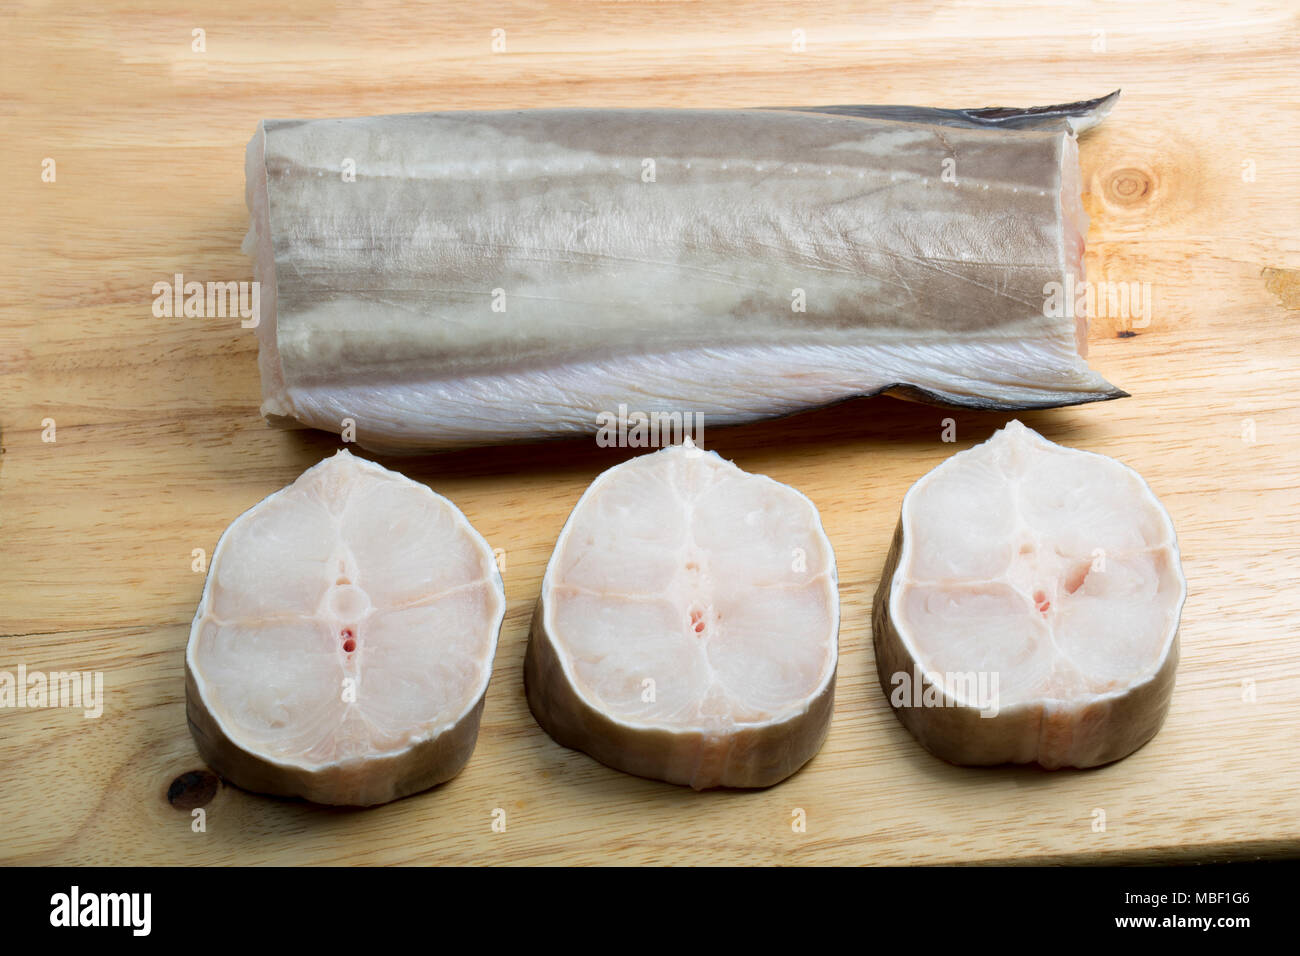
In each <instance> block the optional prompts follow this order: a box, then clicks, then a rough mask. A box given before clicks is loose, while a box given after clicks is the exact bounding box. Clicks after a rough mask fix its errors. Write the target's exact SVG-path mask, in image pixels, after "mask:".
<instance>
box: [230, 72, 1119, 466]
mask: <svg viewBox="0 0 1300 956" xmlns="http://www.w3.org/2000/svg"><path fill="white" fill-rule="evenodd" d="M1117 96H1118V92H1116V93H1113V94H1110V95H1109V96H1107V97H1103V98H1100V99H1098V100H1092V101H1086V102H1083V103H1078V104H1067V105H1065V106H1059V107H1034V108H1030V109H1025V110H1011V109H1005V108H996V109H988V110H947V111H941V110H932V109H921V108H910V107H865V106H846V107H811V108H798V109H790V108H781V109H751V110H578V109H567V110H516V111H497V112H472V111H464V112H451V113H425V114H404V115H397V116H387V117H366V118H359V119H331V120H266V121H263V123H262V124H260V125H259V127H258V130H257V133H256V134H255V135H254V137H253V140H252V141H251V142H250V143H249V148H248V153H247V176H248V178H247V189H246V198H247V202H248V206H249V209H250V213H251V217H252V225H251V227H250V231H249V235H248V237H247V239H246V240H245V246H244V248H245V251H247V252H249V253H251V254H252V255H253V256H254V259H255V276H256V278H257V279H258V281H259V282H260V283H261V285H262V303H263V310H262V316H261V321H260V322H259V325H258V329H257V334H258V336H259V366H260V369H261V376H262V383H263V398H264V402H263V406H262V412H263V414H264V415H265V416H266V417H267V418H268V419H269V420H271V421H272V422H274V423H276V424H283V425H305V426H308V427H315V428H322V429H325V430H328V431H334V432H340V431H342V430H343V428H344V424H345V421H347V420H350V421H351V422H353V423H355V437H356V440H357V441H358V443H359V444H360V445H362V446H363V447H367V448H371V449H375V450H382V451H388V452H403V451H406V452H418V451H424V450H432V449H437V448H445V447H455V446H462V445H474V444H495V443H500V442H507V441H516V440H532V439H542V438H563V437H573V436H578V435H590V434H593V433H595V432H596V431H597V430H598V423H597V416H598V415H599V414H600V413H601V412H609V411H612V410H614V409H616V408H618V407H619V405H620V404H626V405H627V406H628V407H629V408H630V409H632V410H635V411H639V412H646V413H654V412H667V413H674V412H676V413H693V414H696V415H699V416H702V417H703V418H704V419H706V420H707V421H708V423H709V424H710V425H711V426H721V425H729V424H739V423H742V422H748V421H754V420H757V419H762V418H769V417H776V416H780V415H786V414H791V413H793V412H797V411H800V410H803V409H807V408H812V407H817V406H822V405H828V404H833V403H835V402H839V401H843V400H845V399H848V398H853V397H858V396H865V395H875V394H880V393H889V394H894V395H897V396H899V397H904V398H911V399H919V400H922V401H929V402H934V403H938V404H944V405H951V406H959V407H971V408H985V409H1003V410H1019V409H1031V408H1050V407H1058V406H1064V405H1072V404H1079V403H1084V402H1092V401H1100V400H1107V399H1112V398H1119V397H1123V396H1125V395H1126V394H1127V393H1125V392H1123V391H1122V390H1120V389H1118V388H1116V387H1115V386H1113V385H1112V384H1111V383H1109V382H1108V381H1106V380H1105V379H1104V378H1103V377H1101V376H1100V375H1098V374H1097V373H1095V372H1093V371H1092V370H1091V369H1089V368H1088V366H1087V364H1086V361H1085V360H1084V358H1083V355H1084V354H1085V352H1086V320H1084V319H1082V318H1074V317H1068V316H1067V317H1049V316H1047V315H1045V314H1044V312H1045V309H1044V299H1045V294H1046V293H1045V286H1046V284H1047V283H1049V282H1059V283H1062V284H1064V283H1065V282H1066V281H1067V278H1068V277H1072V278H1073V279H1074V280H1075V281H1076V282H1077V281H1080V280H1082V278H1083V265H1082V256H1083V239H1084V235H1085V234H1086V229H1087V225H1086V223H1087V217H1086V214H1085V213H1084V212H1083V208H1082V204H1081V202H1080V201H1079V196H1078V193H1079V189H1080V182H1079V173H1078V168H1077V158H1076V157H1077V153H1076V147H1075V130H1076V129H1078V130H1082V129H1086V128H1089V127H1090V126H1091V125H1095V122H1097V121H1098V120H1099V119H1100V117H1101V116H1104V115H1105V113H1106V112H1108V111H1109V110H1110V108H1111V107H1112V106H1113V104H1114V101H1115V98H1116V97H1117ZM882 117H887V118H882ZM345 159H350V160H352V161H353V162H354V163H355V169H356V176H355V181H353V182H347V181H344V177H343V176H342V175H341V174H340V168H341V164H342V162H343V161H344V160H345ZM647 159H652V160H654V181H653V182H645V181H643V176H644V174H645V169H646V167H645V165H644V161H645V160H647ZM945 160H952V161H953V170H954V171H955V178H956V180H957V182H956V183H951V182H945V181H943V180H942V179H941V175H942V173H943V172H944V161H945ZM796 289H798V290H802V295H803V296H804V300H805V311H802V312H799V311H796V309H795V307H794V305H793V302H794V297H795V295H796V292H795V290H796ZM494 290H501V291H500V292H496V291H494ZM494 303H497V304H498V305H500V304H501V303H504V310H505V311H493V305H494Z"/></svg>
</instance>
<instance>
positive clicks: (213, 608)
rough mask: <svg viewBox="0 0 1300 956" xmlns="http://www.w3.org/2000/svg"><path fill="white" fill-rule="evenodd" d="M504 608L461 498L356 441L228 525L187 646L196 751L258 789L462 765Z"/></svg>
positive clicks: (487, 554) (427, 781)
mask: <svg viewBox="0 0 1300 956" xmlns="http://www.w3.org/2000/svg"><path fill="white" fill-rule="evenodd" d="M504 614H505V592H504V589H503V588H502V583H501V575H500V573H499V571H498V570H497V565H496V562H495V560H494V558H493V554H492V551H491V549H490V548H489V547H488V545H487V542H485V541H484V540H483V538H482V537H480V536H479V534H478V532H476V531H475V530H474V529H473V528H472V527H470V524H469V521H468V520H466V518H465V516H464V515H463V514H462V513H461V512H460V510H459V509H457V508H456V506H455V505H453V504H452V503H451V502H450V501H448V500H447V499H446V498H443V497H441V496H440V495H437V494H435V493H434V492H432V491H430V490H429V489H428V488H427V487H425V486H424V485H422V484H418V483H417V482H414V481H411V480H410V479H409V478H406V477H404V476H402V475H399V474H398V473H396V472H393V471H389V470H387V469H385V468H382V467H381V466H379V465H377V464H375V463H373V462H369V461H365V460H363V459H360V458H354V457H353V456H352V455H351V454H349V453H348V452H347V451H346V450H344V451H340V452H339V453H338V454H336V455H334V456H333V457H332V458H327V459H325V460H324V461H322V462H321V463H320V464H318V465H316V466H314V467H312V468H310V469H308V470H307V471H306V472H304V473H303V474H302V475H301V476H300V477H299V478H298V480H297V481H295V482H294V483H293V484H291V485H289V486H288V487H287V488H284V489H282V490H280V491H277V492H276V493H275V494H273V495H271V496H270V497H269V498H266V499H265V500H263V501H261V502H260V503H258V504H257V505H255V506H253V507H252V508H251V509H249V510H248V511H246V512H244V513H243V514H242V515H240V516H239V517H238V518H236V519H235V520H234V522H232V523H231V525H230V527H229V528H227V529H226V531H225V533H224V534H223V535H222V536H221V540H220V541H219V542H218V544H217V547H216V550H215V551H214V552H213V555H212V563H211V566H210V567H209V569H208V578H207V582H206V584H205V585H204V588H203V598H202V600H201V601H200V602H199V608H198V613H197V614H195V617H194V625H193V628H192V629H191V631H190V641H189V647H188V649H187V650H186V654H185V673H186V703H187V712H188V716H189V721H190V730H191V732H192V733H193V735H194V740H195V743H196V744H197V745H198V749H199V753H200V754H201V755H202V756H203V759H204V760H206V761H207V762H208V764H209V765H210V766H211V767H212V768H213V769H214V770H216V771H217V772H218V773H220V774H221V775H222V776H224V777H226V778H227V779H228V780H230V781H231V782H232V783H235V784H238V785H239V786H241V787H244V788H245V789H248V790H255V791H258V792H262V793H272V794H280V795H283V796H297V797H304V798H306V799H308V800H312V801H314V802H316V803H326V804H346V805H356V806H366V805H371V804H377V803H384V802H386V801H389V800H395V799H397V798H398V797H402V796H406V795H407V794H411V793H415V792H417V791H419V790H424V789H426V788H428V787H432V786H434V785H435V784H438V783H441V782H443V781H445V780H448V779H450V778H451V777H453V776H455V775H456V774H457V773H458V772H459V771H460V769H461V768H462V767H463V766H464V765H465V762H466V761H467V760H469V757H470V754H471V753H472V752H473V750H474V742H475V740H476V738H477V736H478V726H479V717H480V715H481V714H482V712H483V695H484V693H485V692H486V690H487V685H488V678H489V677H490V676H491V673H492V658H493V655H494V653H495V652H496V644H497V633H498V631H499V630H500V627H501V619H502V617H503V616H504Z"/></svg>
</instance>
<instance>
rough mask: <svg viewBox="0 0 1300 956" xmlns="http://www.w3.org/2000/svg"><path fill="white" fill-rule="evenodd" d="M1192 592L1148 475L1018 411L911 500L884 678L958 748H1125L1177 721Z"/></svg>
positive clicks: (1069, 755)
mask: <svg viewBox="0 0 1300 956" xmlns="http://www.w3.org/2000/svg"><path fill="white" fill-rule="evenodd" d="M1186 596H1187V582H1186V580H1185V579H1184V577H1183V571H1182V566H1181V564H1180V561H1179V554H1178V542H1177V539H1176V538H1175V536H1174V526H1173V523H1172V521H1171V520H1170V518H1169V514H1168V512H1166V511H1165V509H1164V507H1163V506H1162V505H1161V504H1160V502H1159V501H1158V500H1157V499H1156V496H1155V494H1154V493H1153V492H1152V491H1151V489H1150V487H1148V485H1147V483H1146V482H1145V481H1143V480H1142V478H1141V476H1140V475H1138V473H1137V472H1135V471H1133V470H1132V469H1131V468H1129V467H1127V466H1126V465H1123V464H1120V463H1119V462H1118V461H1115V460H1114V459H1111V458H1106V457H1104V456H1102V455H1097V454H1093V453H1091V452H1084V451H1078V450H1075V449H1072V448H1064V447H1062V446H1060V445H1056V444H1053V443H1052V442H1050V441H1048V440H1047V439H1045V438H1043V437H1042V436H1041V435H1039V434H1038V433H1037V432H1034V431H1032V430H1030V429H1029V428H1026V427H1025V426H1024V425H1022V424H1021V423H1020V422H1018V421H1012V422H1011V423H1010V424H1008V425H1007V426H1006V428H1004V429H1002V430H1001V431H999V432H997V433H996V434H994V436H993V437H992V438H990V439H989V440H988V441H986V442H984V443H983V444H981V445H976V446H975V447H974V448H971V449H969V450H967V451H963V452H960V453H958V454H956V455H954V456H953V457H952V458H950V459H948V460H947V461H945V462H944V463H943V464H941V465H940V466H939V467H937V468H935V469H934V470H933V471H931V472H930V473H929V474H927V475H926V476H925V477H923V478H922V479H921V480H920V481H918V482H917V483H916V484H915V485H913V486H912V488H911V490H910V491H908V493H907V496H906V497H905V498H904V499H903V509H902V515H901V517H900V518H899V522H898V530H897V532H896V533H895V535H894V542H893V545H892V546H891V547H890V549H889V556H888V558H887V559H886V563H885V570H884V574H883V576H882V577H881V581H880V587H879V589H878V590H877V592H876V598H875V606H874V609H873V623H874V632H875V648H876V669H877V673H878V676H879V679H880V686H881V688H882V689H883V690H884V692H885V694H886V696H888V697H889V699H890V703H891V705H892V706H893V707H894V712H895V713H896V714H897V715H898V717H899V719H900V720H902V722H903V724H904V725H905V726H906V727H907V729H908V730H910V731H911V732H912V734H913V735H914V736H915V737H916V738H917V740H919V741H920V742H921V743H922V744H923V745H924V746H925V747H926V748H927V749H929V750H930V751H932V752H933V753H935V754H937V755H938V756H940V757H943V758H944V759H945V760H949V761H951V762H953V763H958V764H1000V763H1037V764H1040V765H1041V766H1043V767H1046V768H1048V769H1054V768H1058V767H1092V766H1096V765H1098V764H1104V763H1109V762H1110V761H1112V760H1118V759H1119V758H1121V757H1124V756H1126V755H1128V754H1130V753H1132V752H1133V751H1134V750H1137V749H1138V748H1139V747H1141V746H1142V745H1143V744H1144V743H1146V742H1147V741H1148V740H1150V739H1151V738H1152V737H1153V736H1154V735H1155V733H1156V731H1157V730H1158V729H1159V728H1160V725H1161V723H1162V722H1163V721H1164V718H1165V713H1166V711H1167V710H1168V708H1169V699H1170V696H1171V695H1172V693H1173V689H1174V670H1175V668H1176V667H1177V666H1178V620H1179V615H1180V613H1181V611H1182V606H1183V601H1184V599H1185V598H1186Z"/></svg>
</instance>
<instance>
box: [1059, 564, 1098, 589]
mask: <svg viewBox="0 0 1300 956" xmlns="http://www.w3.org/2000/svg"><path fill="white" fill-rule="evenodd" d="M1091 570H1092V565H1091V564H1090V563H1088V562H1087V561H1085V562H1083V563H1082V564H1080V565H1079V566H1078V567H1077V568H1075V569H1074V571H1073V572H1071V574H1070V576H1069V577H1067V578H1066V579H1065V593H1066V594H1073V593H1074V592H1075V591H1077V590H1079V588H1081V587H1083V582H1084V581H1085V580H1087V578H1088V572H1089V571H1091Z"/></svg>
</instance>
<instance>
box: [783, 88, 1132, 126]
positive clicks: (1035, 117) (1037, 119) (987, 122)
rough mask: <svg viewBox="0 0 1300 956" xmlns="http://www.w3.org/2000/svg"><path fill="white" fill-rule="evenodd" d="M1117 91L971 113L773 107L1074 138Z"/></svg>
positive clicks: (904, 108) (1098, 119)
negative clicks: (1053, 132)
mask: <svg viewBox="0 0 1300 956" xmlns="http://www.w3.org/2000/svg"><path fill="white" fill-rule="evenodd" d="M1119 94H1120V91H1119V90H1116V91H1115V92H1113V93H1108V94H1107V95H1105V96H1100V97H1098V98H1097V99H1094V100H1080V101H1079V102H1077V103H1060V104H1057V105H1055V106H1025V107H1015V106H988V107H984V108H983V109H973V110H945V109H936V108H933V107H928V106H788V107H773V109H785V110H788V111H791V112H795V113H828V114H831V115H835V116H860V117H862V118H864V119H883V120H894V121H896V122H900V123H928V124H930V125H931V126H962V127H966V128H969V129H1069V130H1071V131H1072V132H1074V133H1076V134H1078V133H1083V132H1087V131H1088V130H1090V129H1092V128H1093V127H1094V126H1096V125H1097V124H1098V123H1100V122H1101V121H1102V120H1103V119H1105V118H1106V115H1107V114H1108V113H1109V112H1110V111H1111V110H1112V109H1113V108H1114V106H1115V103H1116V101H1117V100H1119Z"/></svg>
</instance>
